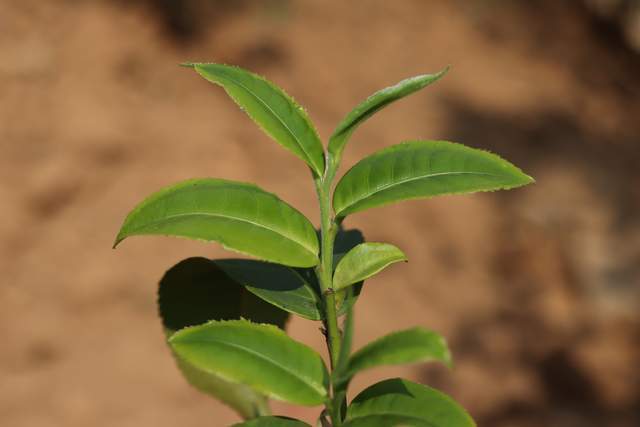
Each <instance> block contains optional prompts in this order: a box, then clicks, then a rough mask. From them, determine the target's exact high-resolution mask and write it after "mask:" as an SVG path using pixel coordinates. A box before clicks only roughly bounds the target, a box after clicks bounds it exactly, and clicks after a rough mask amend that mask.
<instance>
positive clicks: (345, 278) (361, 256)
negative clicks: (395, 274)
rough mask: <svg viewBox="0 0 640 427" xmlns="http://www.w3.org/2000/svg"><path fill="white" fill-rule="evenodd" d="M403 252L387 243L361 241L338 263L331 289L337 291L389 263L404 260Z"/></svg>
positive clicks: (367, 276)
mask: <svg viewBox="0 0 640 427" xmlns="http://www.w3.org/2000/svg"><path fill="white" fill-rule="evenodd" d="M406 260H407V257H406V256H405V254H404V253H403V252H402V251H401V250H400V249H398V248H397V247H396V246H393V245H390V244H388V243H371V242H367V243H361V244H359V245H358V246H356V247H355V248H353V249H351V250H350V251H349V252H348V253H347V254H346V255H345V256H344V257H342V259H341V260H340V262H339V263H338V266H337V267H336V270H335V273H334V274H333V289H334V290H336V291H338V290H341V289H344V288H346V287H347V286H350V285H353V284H354V283H357V282H362V281H363V280H365V279H367V278H369V277H371V276H373V275H374V274H377V273H378V272H380V271H381V270H383V269H384V268H386V267H387V266H389V265H390V264H393V263H395V262H399V261H406Z"/></svg>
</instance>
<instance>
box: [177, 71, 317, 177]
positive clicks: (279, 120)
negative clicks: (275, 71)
mask: <svg viewBox="0 0 640 427" xmlns="http://www.w3.org/2000/svg"><path fill="white" fill-rule="evenodd" d="M185 65H188V66H191V67H193V68H194V69H195V70H196V71H197V72H198V74H200V75H201V76H202V77H204V78H205V79H207V80H209V81H210V82H212V83H215V84H217V85H220V86H222V87H223V88H224V90H225V91H226V92H227V94H229V96H230V97H231V98H232V99H233V100H234V101H235V102H236V104H238V105H239V106H240V108H241V109H242V110H244V111H245V112H246V113H247V114H248V115H249V117H251V118H252V119H253V121H254V122H256V123H257V124H258V126H260V127H261V128H262V129H263V130H264V131H265V132H266V133H267V134H269V136H271V137H272V138H273V139H274V140H275V141H276V142H277V143H279V144H280V145H282V146H283V147H284V148H286V149H287V150H289V151H291V152H292V153H293V154H295V155H296V156H298V157H299V158H301V159H302V160H304V161H305V162H306V163H307V164H308V165H309V167H310V168H311V170H313V171H314V173H315V174H316V175H317V176H322V174H323V172H324V150H323V148H322V143H321V142H320V138H319V137H318V134H317V132H316V130H315V128H314V127H313V124H312V123H311V120H309V117H308V116H307V113H306V112H305V111H304V110H303V109H302V107H300V106H299V105H298V104H296V102H295V101H294V100H293V99H292V98H291V97H290V96H288V95H287V94H286V93H284V91H283V90H282V89H280V88H278V87H277V86H276V85H274V84H273V83H271V82H269V81H267V80H265V79H264V78H262V77H260V76H258V75H256V74H253V73H250V72H248V71H246V70H243V69H241V68H239V67H232V66H228V65H222V64H185Z"/></svg>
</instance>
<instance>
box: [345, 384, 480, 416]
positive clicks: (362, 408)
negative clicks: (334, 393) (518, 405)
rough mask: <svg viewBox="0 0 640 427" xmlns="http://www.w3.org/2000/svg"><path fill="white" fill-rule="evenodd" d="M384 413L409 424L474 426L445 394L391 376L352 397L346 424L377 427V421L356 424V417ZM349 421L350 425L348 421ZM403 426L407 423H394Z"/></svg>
mask: <svg viewBox="0 0 640 427" xmlns="http://www.w3.org/2000/svg"><path fill="white" fill-rule="evenodd" d="M376 416H385V417H390V418H391V419H393V418H394V417H405V418H404V419H405V420H407V421H410V420H411V419H414V420H416V422H415V423H414V424H411V423H410V424H408V425H410V426H420V427H422V426H425V425H427V426H429V427H474V426H475V423H474V422H473V420H472V419H471V417H470V416H469V414H467V412H466V411H465V410H464V409H463V408H462V407H461V406H460V405H458V404H457V403H456V402H455V401H454V400H453V399H451V398H450V397H449V396H447V395H445V394H444V393H441V392H439V391H437V390H435V389H433V388H430V387H427V386H424V385H422V384H417V383H414V382H411V381H408V380H404V379H400V378H394V379H389V380H385V381H382V382H379V383H376V384H374V385H372V386H371V387H369V388H367V389H365V390H364V391H363V392H362V393H360V394H359V395H358V396H356V397H355V399H353V401H352V402H351V404H350V405H349V408H348V410H347V423H345V424H346V425H347V426H350V427H355V426H358V427H363V426H371V427H377V426H379V425H380V424H373V423H372V424H366V423H356V420H358V419H360V418H365V417H370V418H369V419H373V420H374V419H375V418H374V417H376ZM349 423H353V424H349ZM392 425H394V424H392ZM396 425H407V424H402V423H401V424H396Z"/></svg>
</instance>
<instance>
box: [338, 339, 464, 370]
mask: <svg viewBox="0 0 640 427" xmlns="http://www.w3.org/2000/svg"><path fill="white" fill-rule="evenodd" d="M432 360H437V361H440V362H442V363H444V364H445V365H447V366H450V365H451V353H450V352H449V348H448V347H447V343H446V342H445V340H444V338H442V336H440V335H439V334H437V333H435V332H432V331H428V330H426V329H423V328H411V329H406V330H404V331H398V332H394V333H391V334H389V335H386V336H384V337H382V338H378V339H377V340H375V341H373V342H371V343H369V344H367V345H366V346H364V347H363V348H361V349H360V350H358V351H357V352H355V353H354V354H353V355H352V356H351V358H350V359H349V364H348V366H347V368H346V374H345V377H346V379H349V378H351V377H352V376H353V375H355V374H356V373H358V372H360V371H363V370H365V369H369V368H373V367H376V366H382V365H400V364H403V363H415V362H428V361H432Z"/></svg>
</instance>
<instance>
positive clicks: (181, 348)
mask: <svg viewBox="0 0 640 427" xmlns="http://www.w3.org/2000/svg"><path fill="white" fill-rule="evenodd" d="M169 344H170V345H171V347H172V348H173V349H174V351H175V352H176V353H177V354H178V355H179V356H180V357H181V358H183V359H184V360H186V361H187V362H189V363H190V364H192V365H193V366H195V367H197V368H199V369H201V370H203V371H205V372H210V373H212V374H215V375H217V376H219V377H221V378H223V379H225V380H227V381H230V382H235V383H240V384H245V385H247V386H250V387H252V388H253V389H255V390H257V391H259V392H261V393H264V394H266V395H267V396H269V397H272V398H274V399H278V400H283V401H286V402H290V403H294V404H298V405H305V406H316V405H320V404H322V403H324V402H325V400H326V399H327V387H328V381H329V374H328V373H327V368H326V367H325V365H324V362H323V361H322V358H321V357H320V355H319V354H317V353H316V352H315V351H313V350H312V349H311V348H309V347H307V346H306V345H304V344H301V343H299V342H297V341H294V340H293V339H291V338H289V337H288V336H287V335H286V334H285V333H284V332H282V330H280V329H278V328H277V327H275V326H272V325H261V324H255V323H251V322H248V321H245V320H230V321H221V322H218V321H213V322H209V323H207V324H204V325H200V326H193V327H190V328H186V329H182V330H181V331H178V332H176V333H175V334H174V335H173V336H171V338H170V339H169Z"/></svg>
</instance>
